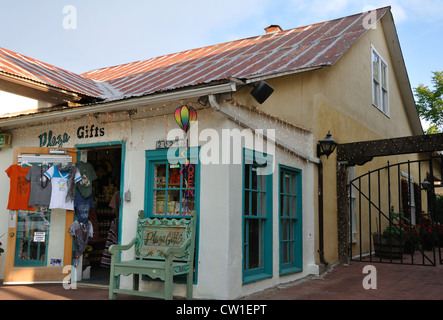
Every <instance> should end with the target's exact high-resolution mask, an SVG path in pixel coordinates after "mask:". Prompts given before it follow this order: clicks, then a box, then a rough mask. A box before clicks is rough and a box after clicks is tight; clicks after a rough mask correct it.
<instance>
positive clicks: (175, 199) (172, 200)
mask: <svg viewBox="0 0 443 320" xmlns="http://www.w3.org/2000/svg"><path fill="white" fill-rule="evenodd" d="M166 210H167V211H166V214H167V215H179V214H180V191H179V190H169V191H168V193H167V207H166Z"/></svg>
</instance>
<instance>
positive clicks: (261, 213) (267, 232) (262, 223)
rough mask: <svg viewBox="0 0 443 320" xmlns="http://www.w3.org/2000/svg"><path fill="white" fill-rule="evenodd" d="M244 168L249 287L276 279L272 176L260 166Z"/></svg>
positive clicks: (245, 262) (245, 269) (245, 266)
mask: <svg viewBox="0 0 443 320" xmlns="http://www.w3.org/2000/svg"><path fill="white" fill-rule="evenodd" d="M254 157H255V155H254ZM251 162H252V161H251ZM243 168H244V176H243V179H244V185H243V187H244V188H243V204H244V206H243V282H244V283H248V282H252V281H258V280H261V279H264V278H268V277H270V276H272V225H271V223H272V221H271V217H272V203H271V202H272V175H264V174H261V173H263V172H260V170H262V168H261V166H260V165H258V164H257V163H256V162H253V163H248V164H245V165H244V167H243Z"/></svg>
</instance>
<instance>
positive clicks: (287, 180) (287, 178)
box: [284, 173, 291, 194]
mask: <svg viewBox="0 0 443 320" xmlns="http://www.w3.org/2000/svg"><path fill="white" fill-rule="evenodd" d="M284 193H286V194H289V193H291V176H290V175H289V174H287V173H285V190H284Z"/></svg>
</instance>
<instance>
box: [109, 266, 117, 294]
mask: <svg viewBox="0 0 443 320" xmlns="http://www.w3.org/2000/svg"><path fill="white" fill-rule="evenodd" d="M111 272H112V271H111ZM117 282H118V276H117V277H115V276H114V275H113V273H111V275H110V279H109V299H110V300H115V299H117V294H116V293H114V289H117Z"/></svg>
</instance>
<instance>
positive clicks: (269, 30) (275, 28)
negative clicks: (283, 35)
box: [265, 24, 283, 34]
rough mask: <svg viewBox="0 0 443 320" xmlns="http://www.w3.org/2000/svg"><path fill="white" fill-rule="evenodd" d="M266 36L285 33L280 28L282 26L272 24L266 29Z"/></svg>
mask: <svg viewBox="0 0 443 320" xmlns="http://www.w3.org/2000/svg"><path fill="white" fill-rule="evenodd" d="M265 31H266V34H268V33H274V32H280V31H283V29H282V28H280V26H278V25H276V24H271V25H270V26H269V27H267V28H265Z"/></svg>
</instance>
